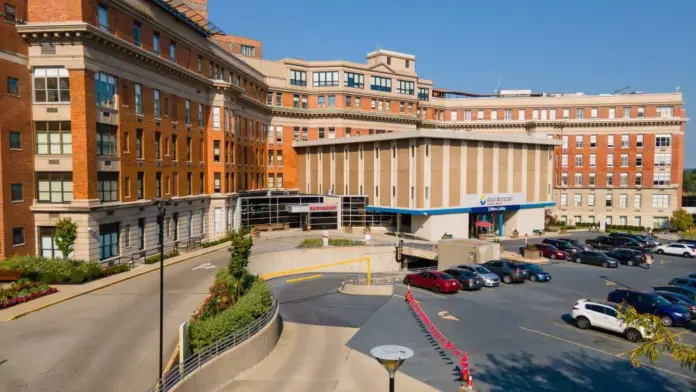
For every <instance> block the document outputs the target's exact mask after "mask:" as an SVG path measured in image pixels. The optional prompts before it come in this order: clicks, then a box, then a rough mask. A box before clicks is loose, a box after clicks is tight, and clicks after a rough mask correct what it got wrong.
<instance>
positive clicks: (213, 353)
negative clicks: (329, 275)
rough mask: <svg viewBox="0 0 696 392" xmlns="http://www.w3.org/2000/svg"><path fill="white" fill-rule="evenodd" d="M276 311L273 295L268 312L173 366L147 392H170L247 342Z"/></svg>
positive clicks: (271, 319) (271, 318) (267, 322)
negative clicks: (213, 361)
mask: <svg viewBox="0 0 696 392" xmlns="http://www.w3.org/2000/svg"><path fill="white" fill-rule="evenodd" d="M277 309H278V301H277V300H276V298H275V295H274V296H273V304H272V305H271V309H270V310H269V311H268V312H266V313H264V314H263V315H262V316H261V317H259V318H257V319H256V320H254V322H252V323H251V324H249V325H247V326H246V327H245V328H244V329H241V330H238V331H235V332H233V333H231V334H229V335H227V336H225V337H224V338H222V339H219V340H218V341H216V342H215V343H212V344H210V345H209V346H208V347H206V348H204V349H203V350H201V351H200V352H197V353H195V354H192V355H190V356H189V357H188V358H186V359H185V360H184V361H183V362H182V361H181V360H180V361H179V364H178V365H174V367H173V368H172V369H171V370H170V371H169V372H167V373H166V374H164V375H163V376H162V378H160V379H159V380H158V382H157V384H155V386H153V387H152V388H150V389H149V392H167V391H169V390H171V389H172V388H173V387H174V386H176V384H178V383H179V382H180V381H181V380H183V379H184V378H185V377H186V376H188V375H189V374H191V373H193V372H195V371H196V370H198V369H200V368H201V367H202V366H203V365H205V364H206V363H208V362H209V361H210V360H212V359H214V358H216V357H217V356H219V355H221V354H223V353H225V352H226V351H227V350H229V349H231V348H234V347H236V346H238V345H239V344H241V343H243V342H245V341H247V340H248V339H249V338H251V337H253V336H254V335H256V333H257V332H259V331H260V330H262V329H263V328H264V327H265V326H266V325H268V324H269V323H270V322H271V321H273V316H274V315H275V313H276V310H277Z"/></svg>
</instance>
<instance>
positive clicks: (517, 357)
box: [472, 351, 694, 392]
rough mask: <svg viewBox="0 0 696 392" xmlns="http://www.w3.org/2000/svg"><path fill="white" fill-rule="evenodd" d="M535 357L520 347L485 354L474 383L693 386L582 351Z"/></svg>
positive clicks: (550, 387) (494, 391)
mask: <svg viewBox="0 0 696 392" xmlns="http://www.w3.org/2000/svg"><path fill="white" fill-rule="evenodd" d="M559 354H560V355H558V356H556V357H547V358H544V359H542V360H540V361H536V360H535V357H534V355H533V354H530V353H528V352H526V351H523V352H521V353H519V354H517V353H516V354H509V355H504V356H495V355H491V354H489V355H487V359H488V363H486V364H483V365H479V366H476V367H475V368H474V369H473V372H472V373H473V377H474V384H475V385H474V387H475V388H476V383H477V382H478V383H479V385H480V383H485V384H487V385H486V386H485V387H483V388H482V389H480V388H477V390H484V391H490V392H508V391H519V392H524V391H534V392H540V391H541V392H543V391H588V392H589V391H612V390H615V391H632V392H641V391H645V392H653V391H665V392H677V391H686V390H693V389H691V388H693V387H694V385H693V383H692V384H691V388H689V384H688V382H687V381H686V380H683V381H682V380H681V379H679V378H677V377H668V376H665V375H662V374H660V373H658V372H657V371H654V370H651V369H646V368H640V369H637V368H633V367H632V366H631V364H630V363H629V362H627V361H624V360H612V359H604V358H598V357H593V356H589V355H587V354H586V353H585V352H584V351H583V352H579V353H575V352H566V353H559Z"/></svg>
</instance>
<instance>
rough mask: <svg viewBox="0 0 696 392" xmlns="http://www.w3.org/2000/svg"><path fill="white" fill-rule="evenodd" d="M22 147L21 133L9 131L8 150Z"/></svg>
mask: <svg viewBox="0 0 696 392" xmlns="http://www.w3.org/2000/svg"><path fill="white" fill-rule="evenodd" d="M21 149H22V133H21V132H16V131H10V150H21Z"/></svg>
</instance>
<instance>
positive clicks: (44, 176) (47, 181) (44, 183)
mask: <svg viewBox="0 0 696 392" xmlns="http://www.w3.org/2000/svg"><path fill="white" fill-rule="evenodd" d="M36 182H37V186H36V188H37V192H36V193H37V195H38V201H39V202H41V203H68V202H71V201H72V199H73V193H72V192H73V180H72V173H61V172H50V173H36Z"/></svg>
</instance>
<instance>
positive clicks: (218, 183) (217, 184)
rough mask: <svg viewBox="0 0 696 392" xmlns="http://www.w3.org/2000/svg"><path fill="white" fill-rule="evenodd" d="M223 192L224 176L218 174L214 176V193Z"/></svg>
mask: <svg viewBox="0 0 696 392" xmlns="http://www.w3.org/2000/svg"><path fill="white" fill-rule="evenodd" d="M221 190H222V174H220V173H217V172H216V173H215V174H214V175H213V191H214V192H215V193H220V191H221Z"/></svg>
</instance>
